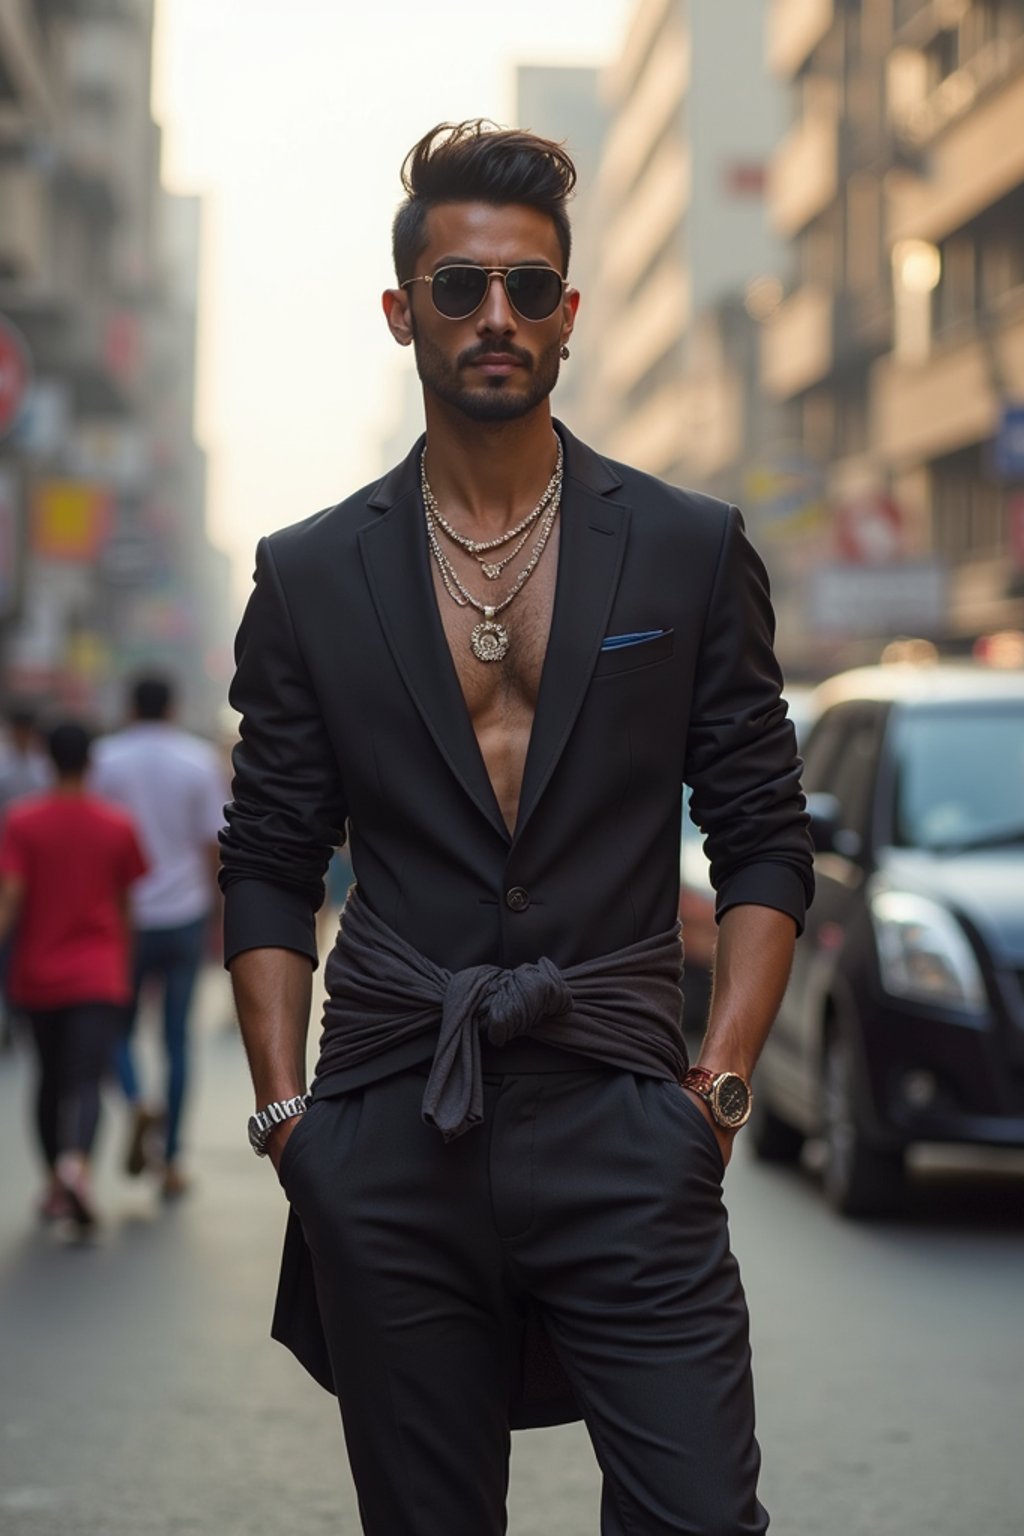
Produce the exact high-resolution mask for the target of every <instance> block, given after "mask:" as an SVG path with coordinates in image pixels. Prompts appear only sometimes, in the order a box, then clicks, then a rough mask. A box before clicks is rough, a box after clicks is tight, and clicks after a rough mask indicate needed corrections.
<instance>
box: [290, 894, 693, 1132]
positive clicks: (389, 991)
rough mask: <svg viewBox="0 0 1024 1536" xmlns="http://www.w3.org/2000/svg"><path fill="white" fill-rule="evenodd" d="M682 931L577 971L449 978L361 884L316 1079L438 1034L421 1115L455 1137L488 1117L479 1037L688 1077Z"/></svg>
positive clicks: (335, 969) (522, 969)
mask: <svg viewBox="0 0 1024 1536" xmlns="http://www.w3.org/2000/svg"><path fill="white" fill-rule="evenodd" d="M682 959H683V950H682V944H681V941H680V928H679V924H678V923H677V924H676V926H675V927H674V928H672V929H670V930H668V931H667V932H665V933H659V934H655V935H654V936H653V937H651V938H649V939H641V940H640V941H639V943H636V944H630V945H628V946H627V947H626V948H625V949H618V950H615V951H614V952H613V953H612V954H610V955H602V956H600V957H599V958H597V959H594V960H584V961H582V962H581V963H580V964H579V965H571V966H568V967H567V968H566V969H565V970H564V971H561V970H559V969H558V967H557V966H556V965H554V964H553V963H552V961H550V960H548V959H546V958H543V957H542V958H541V959H540V960H538V961H536V962H535V963H530V964H526V965H519V966H516V967H515V969H514V970H503V969H502V967H501V966H497V965H473V966H469V967H468V968H467V969H466V970H462V971H454V972H453V971H447V970H445V969H444V967H443V966H440V965H435V964H434V962H433V961H432V960H428V959H427V958H426V956H425V955H421V954H420V953H419V951H418V950H416V949H414V948H413V946H412V945H411V944H408V943H406V941H405V940H404V939H403V938H401V937H400V935H399V934H397V933H395V932H394V930H393V929H391V928H389V927H388V925H387V924H386V923H384V922H382V921H381V920H380V918H379V917H377V916H375V914H374V913H373V912H371V911H370V909H369V907H368V906H367V905H366V903H365V902H364V901H363V900H362V899H361V897H360V896H359V893H358V890H357V889H356V888H355V887H353V889H352V890H351V891H350V893H349V897H348V900H347V902H346V903H345V909H344V912H343V913H342V920H341V927H340V930H339V933H338V940H337V943H336V944H335V946H334V949H333V950H332V951H331V954H330V956H329V957H328V960H327V964H326V967H325V971H324V979H325V981H326V985H327V991H328V1001H327V1003H326V1006H325V1009H324V1033H323V1037H322V1039H321V1042H320V1060H319V1062H318V1063H317V1071H316V1075H317V1078H318V1079H319V1078H323V1077H326V1076H327V1075H328V1074H330V1073H335V1072H344V1071H345V1070H346V1069H348V1068H351V1067H354V1066H356V1065H357V1064H358V1063H359V1062H362V1061H366V1060H368V1059H369V1058H371V1057H373V1056H377V1055H380V1054H382V1053H383V1052H384V1051H387V1050H388V1049H391V1048H393V1047H395V1046H397V1045H399V1044H401V1043H403V1042H404V1041H406V1040H410V1039H413V1038H414V1037H416V1036H418V1035H425V1034H427V1033H429V1032H431V1031H437V1044H436V1047H435V1050H434V1056H433V1062H432V1065H431V1068H430V1074H429V1076H428V1078H427V1087H426V1092H425V1093H424V1095H423V1118H424V1120H425V1121H426V1122H427V1124H428V1125H432V1126H435V1127H436V1128H437V1130H439V1131H440V1133H441V1135H442V1136H443V1137H444V1139H445V1140H446V1141H451V1140H452V1139H454V1138H455V1137H456V1136H461V1135H463V1133H464V1132H465V1131H468V1130H470V1129H471V1128H472V1127H473V1126H474V1125H478V1124H479V1123H480V1121H481V1120H482V1119H483V1085H482V1079H481V1069H480V1037H481V1034H486V1036H487V1039H488V1040H489V1041H490V1042H491V1044H492V1045H495V1046H502V1045H506V1044H507V1043H508V1042H509V1041H510V1040H514V1039H515V1038H516V1037H517V1036H519V1035H526V1034H529V1035H530V1036H532V1037H533V1038H534V1039H536V1040H539V1041H541V1042H543V1043H545V1044H548V1045H552V1046H557V1047H559V1048H560V1049H562V1050H567V1051H578V1052H579V1053H580V1054H581V1055H582V1056H584V1057H590V1058H592V1059H594V1060H597V1061H601V1062H604V1063H605V1064H607V1065H609V1066H613V1067H619V1068H621V1069H623V1070H624V1071H627V1072H641V1073H644V1074H645V1075H647V1076H649V1077H660V1078H665V1079H668V1080H675V1081H678V1080H679V1078H681V1077H682V1075H683V1073H684V1072H685V1070H686V1049H685V1046H684V1044H683V1032H682V994H681V991H680V979H681V976H682Z"/></svg>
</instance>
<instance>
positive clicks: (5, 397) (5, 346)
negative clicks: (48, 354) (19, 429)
mask: <svg viewBox="0 0 1024 1536" xmlns="http://www.w3.org/2000/svg"><path fill="white" fill-rule="evenodd" d="M30 375H31V369H30V365H29V357H28V348H27V347H26V346H25V343H24V341H23V340H22V337H21V332H20V331H19V330H17V329H16V328H15V327H14V326H13V325H12V324H11V322H10V321H9V320H5V319H4V317H3V315H0V437H4V436H6V434H7V433H8V432H9V431H10V430H11V428H12V427H13V426H14V423H15V421H16V420H17V419H18V413H19V412H20V410H21V407H22V406H23V405H24V403H25V396H26V394H27V393H28V386H29V378H30Z"/></svg>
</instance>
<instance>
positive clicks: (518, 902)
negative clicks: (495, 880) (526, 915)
mask: <svg viewBox="0 0 1024 1536" xmlns="http://www.w3.org/2000/svg"><path fill="white" fill-rule="evenodd" d="M505 905H506V907H508V908H509V909H510V910H511V911H512V912H525V911H526V909H527V907H528V906H529V905H530V893H529V891H524V890H523V887H522V886H521V885H514V886H513V887H512V889H511V890H510V891H506V892H505Z"/></svg>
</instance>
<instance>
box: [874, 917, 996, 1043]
mask: <svg viewBox="0 0 1024 1536" xmlns="http://www.w3.org/2000/svg"><path fill="white" fill-rule="evenodd" d="M870 910H871V921H872V925H873V927H874V930H875V942H876V944H877V946H878V963H879V968H880V970H881V973H882V985H883V987H884V988H885V990H886V991H887V992H889V993H891V994H892V995H893V996H895V997H909V998H913V1000H914V1001H915V1002H918V1003H941V1004H942V1005H943V1007H945V1008H962V1009H964V1010H965V1011H966V1012H970V1013H977V1012H979V1011H980V1010H982V1009H984V1007H985V1006H986V996H985V983H984V982H983V981H982V977H981V971H980V970H979V969H978V962H977V960H976V959H975V957H974V951H973V949H972V948H971V946H970V944H969V943H968V940H967V935H966V934H965V933H964V930H963V929H962V928H961V926H960V924H959V923H958V922H957V920H956V918H955V917H954V916H953V914H952V913H951V912H949V911H947V910H946V908H945V907H943V906H940V904H939V903H938V902H937V901H930V900H929V899H928V897H927V896H915V895H914V894H912V893H911V892H910V891H886V890H882V891H876V892H875V894H874V896H872V898H871V907H870Z"/></svg>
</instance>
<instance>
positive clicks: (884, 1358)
mask: <svg viewBox="0 0 1024 1536" xmlns="http://www.w3.org/2000/svg"><path fill="white" fill-rule="evenodd" d="M200 1014H201V1025H202V1037H201V1046H200V1050H199V1052H198V1056H199V1069H198V1070H199V1078H200V1082H199V1085H198V1087H199V1091H198V1093H197V1097H196V1101H195V1112H194V1116H193V1120H192V1135H191V1138H190V1141H191V1145H192V1147H193V1149H194V1159H193V1162H194V1171H195V1175H196V1183H195V1187H194V1191H193V1193H192V1194H191V1195H190V1196H188V1197H186V1198H185V1199H183V1200H181V1201H180V1202H178V1203H177V1204H174V1205H171V1206H169V1207H163V1206H162V1205H161V1203H160V1202H159V1200H158V1198H157V1197H156V1195H155V1194H154V1193H153V1191H152V1190H151V1189H150V1188H148V1187H146V1186H145V1184H144V1183H131V1182H129V1181H128V1180H127V1179H125V1178H124V1177H123V1176H122V1175H121V1174H120V1173H119V1171H118V1170H117V1168H116V1166H115V1165H116V1163H117V1161H118V1154H119V1152H120V1148H121V1140H122V1137H121V1132H122V1130H123V1124H122V1120H121V1110H120V1106H118V1105H117V1104H116V1102H114V1103H112V1104H111V1105H110V1106H109V1109H108V1114H107V1118H106V1121H105V1126H104V1130H103V1132H102V1146H101V1155H100V1159H99V1164H100V1170H99V1171H100V1177H99V1192H100V1195H101V1196H102V1202H103V1207H104V1211H105V1213H106V1217H107V1219H106V1221H105V1223H104V1227H103V1231H102V1234H101V1235H100V1236H99V1237H98V1238H97V1240H96V1241H95V1242H94V1243H91V1244H88V1245H86V1244H71V1243H69V1242H68V1241H66V1240H64V1239H63V1238H61V1237H59V1236H57V1235H55V1234H53V1233H50V1232H45V1231H40V1230H38V1229H37V1228H36V1226H35V1224H34V1221H33V1218H32V1214H31V1211H32V1199H33V1196H34V1193H35V1189H36V1179H37V1175H36V1170H35V1168H34V1166H33V1165H32V1163H31V1160H30V1156H29V1152H28V1143H27V1138H26V1135H25V1116H26V1109H27V1076H28V1074H27V1063H26V1060H25V1058H24V1055H23V1053H22V1052H20V1051H19V1052H17V1053H16V1054H10V1053H8V1054H6V1055H4V1056H3V1057H2V1058H0V1163H2V1166H3V1169H4V1180H3V1187H2V1195H0V1266H2V1269H0V1287H2V1292H3V1296H4V1305H3V1309H2V1313H0V1403H2V1407H0V1530H2V1531H3V1533H4V1536H129V1533H130V1536H171V1533H174V1536H179V1533H187V1532H217V1533H224V1536H235V1533H238V1536H241V1533H243V1532H244V1533H247V1536H277V1533H278V1532H279V1531H280V1530H281V1529H282V1522H284V1523H285V1524H284V1528H286V1529H289V1530H295V1531H302V1532H303V1533H309V1536H312V1533H315V1532H323V1533H327V1532H343V1533H346V1536H354V1533H355V1532H357V1531H358V1530H359V1523H358V1516H357V1513H356V1506H355V1498H354V1494H353V1490H352V1485H351V1482H350V1480H349V1478H348V1475H347V1471H346V1466H345V1460H344V1455H343V1451H342V1446H341V1439H340V1434H339V1430H338V1426H337V1423H336V1418H335V1410H334V1404H333V1401H332V1400H331V1399H329V1398H328V1397H326V1396H325V1395H324V1394H323V1393H322V1392H321V1391H320V1389H319V1388H318V1387H316V1386H314V1385H313V1384H312V1383H311V1382H309V1381H308V1380H307V1379H306V1378H305V1377H304V1375H303V1373H302V1372H301V1371H300V1369H299V1368H298V1367H297V1366H296V1365H295V1364H294V1363H293V1362H292V1360H291V1359H290V1357H289V1356H288V1355H287V1354H286V1353H285V1352H284V1351H283V1350H282V1349H281V1348H280V1347H279V1346H277V1345H275V1344H273V1343H271V1342H270V1341H269V1339H268V1337H267V1330H268V1326H269V1317H270V1309H271V1304H272V1299H273V1288H274V1282H275V1276H276V1266H277V1262H278V1250H279V1240H280V1234H281V1229H282V1225H283V1215H284V1206H283V1201H282V1198H281V1196H280V1194H279V1193H278V1190H277V1186H276V1184H275V1180H274V1177H273V1172H272V1170H271V1169H270V1167H269V1165H266V1164H263V1165H261V1164H257V1162H256V1160H255V1159H254V1158H253V1156H252V1153H251V1152H250V1151H249V1148H248V1146H247V1145H246V1142H245V1134H244V1123H245V1116H246V1114H247V1113H248V1110H249V1104H250V1094H249V1089H248V1082H247V1076H246V1071H245V1066H244V1062H243V1058H242V1052H241V1047H240V1045H239V1043H238V1040H237V1037H236V1035H235V1033H234V1031H233V1030H232V1029H231V1028H230V1027H229V1025H228V1021H229V1019H230V999H229V995H228V991H227V986H226V978H223V977H222V976H221V975H220V974H219V973H218V972H216V971H210V972H209V973H208V974H207V976H206V978H205V981H204V989H203V995H202V998H201V1005H200ZM727 1188H728V1194H729V1204H730V1208H731V1212H732V1222H733V1233H734V1242H735V1247H736V1250H737V1252H738V1254H739V1256H740V1259H741V1262H742V1265H743V1269H744V1274H745V1278H746V1283H747V1289H748V1294H749V1298H750V1303H751V1309H752V1314H753V1319H754V1350H755V1366H756V1371H757V1381H758V1392H759V1420H760V1435H761V1440H762V1446H763V1449H764V1453H765V1474H764V1479H763V1488H762V1491H763V1496H764V1499H765V1501H766V1503H767V1504H768V1506H769V1508H770V1510H771V1512H772V1515H773V1530H777V1531H779V1532H780V1533H785V1536H823V1533H825V1532H829V1533H835V1536H888V1533H892V1536H962V1533H963V1532H964V1531H970V1530H984V1531H985V1532H986V1536H1018V1533H1019V1531H1020V1529H1021V1524H1022V1520H1024V1469H1022V1465H1021V1457H1020V1415H1019V1405H1020V1390H1021V1381H1022V1379H1024V1337H1022V1333H1021V1328H1020V1294H1021V1285H1020V1276H1021V1266H1022V1260H1024V1226H1022V1224H1021V1221H1020V1212H1021V1207H1022V1198H1021V1197H1022V1193H1024V1176H1022V1175H1021V1174H1019V1173H1018V1174H1017V1175H1016V1176H1014V1175H1012V1174H1011V1173H1010V1172H1009V1171H1004V1173H1003V1176H1002V1177H992V1178H985V1179H981V1178H979V1177H978V1176H977V1175H976V1174H974V1173H970V1172H967V1171H961V1172H960V1174H959V1175H952V1176H951V1175H949V1173H948V1165H947V1176H946V1177H944V1178H942V1179H941V1180H938V1179H935V1178H933V1177H929V1178H928V1179H925V1180H923V1181H921V1182H919V1183H918V1185H917V1187H916V1189H915V1192H914V1195H913V1197H912V1201H911V1206H910V1210H909V1214H908V1215H907V1216H906V1217H904V1218H903V1219H901V1220H900V1221H898V1222H888V1223H887V1222H878V1223H873V1224H865V1225H858V1224H856V1223H844V1222H843V1221H841V1220H840V1219H838V1218H837V1217H835V1216H833V1215H832V1214H831V1213H830V1212H828V1211H827V1210H826V1208H825V1207H824V1205H823V1203H822V1201H821V1198H820V1194H819V1191H818V1189H817V1187H816V1184H815V1181H814V1180H813V1178H812V1177H811V1176H810V1175H809V1174H807V1173H806V1172H804V1171H798V1172H779V1171H774V1170H770V1169H764V1168H761V1167H758V1166H757V1165H756V1164H754V1163H753V1161H752V1160H751V1159H750V1156H749V1152H748V1149H747V1148H745V1147H744V1146H743V1144H742V1140H741V1144H740V1147H739V1150H738V1152H737V1154H736V1158H735V1160H734V1163H733V1166H732V1168H731V1169H730V1172H729V1175H728V1185H727ZM467 1476H472V1469H471V1468H468V1469H467ZM509 1529H510V1531H511V1532H512V1533H513V1536H549V1533H552V1532H557V1533H558V1536H596V1532H597V1529H598V1479H597V1474H596V1470H595V1467H594V1463H593V1458H592V1455H591V1452H590V1448H589V1443H588V1441H587V1439H586V1436H585V1434H584V1432H583V1431H582V1430H581V1429H580V1428H579V1427H578V1426H573V1427H571V1428H564V1429H557V1430H545V1431H532V1432H527V1433H524V1434H521V1435H518V1436H516V1437H515V1439H514V1448H513V1472H512V1492H511V1498H510V1520H509Z"/></svg>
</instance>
